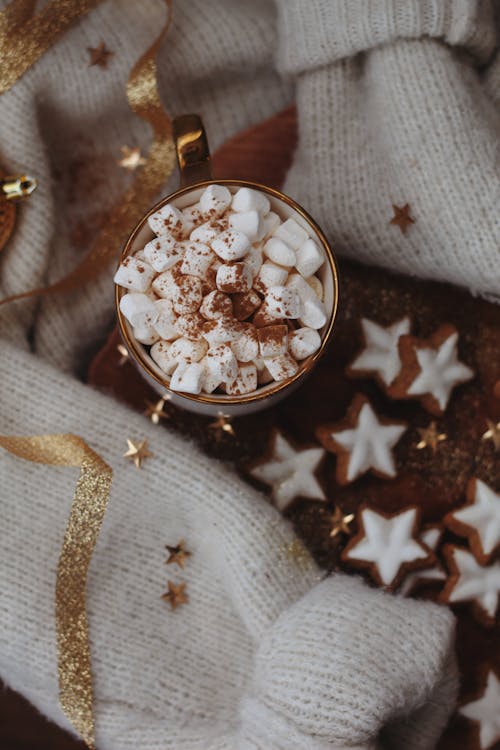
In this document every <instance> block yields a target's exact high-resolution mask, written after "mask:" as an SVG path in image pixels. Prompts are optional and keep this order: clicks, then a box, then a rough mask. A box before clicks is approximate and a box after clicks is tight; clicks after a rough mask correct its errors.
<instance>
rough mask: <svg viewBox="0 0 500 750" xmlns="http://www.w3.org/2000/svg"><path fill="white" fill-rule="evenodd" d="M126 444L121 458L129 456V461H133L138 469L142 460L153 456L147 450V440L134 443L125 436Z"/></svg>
mask: <svg viewBox="0 0 500 750" xmlns="http://www.w3.org/2000/svg"><path fill="white" fill-rule="evenodd" d="M127 445H128V449H127V451H126V453H124V454H123V458H129V459H130V460H131V461H133V463H134V466H135V467H136V469H140V468H141V467H142V462H143V461H144V459H145V458H152V456H153V453H151V452H150V451H149V450H148V441H147V440H141V441H140V442H139V443H134V441H133V440H130V438H127Z"/></svg>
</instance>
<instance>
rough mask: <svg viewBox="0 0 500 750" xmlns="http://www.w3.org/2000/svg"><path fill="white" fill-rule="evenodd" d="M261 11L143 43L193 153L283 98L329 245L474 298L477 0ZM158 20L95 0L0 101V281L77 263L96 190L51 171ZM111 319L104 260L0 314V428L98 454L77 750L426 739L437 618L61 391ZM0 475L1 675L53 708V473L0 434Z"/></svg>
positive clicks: (449, 666) (430, 737) (236, 490)
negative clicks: (98, 59)
mask: <svg viewBox="0 0 500 750" xmlns="http://www.w3.org/2000/svg"><path fill="white" fill-rule="evenodd" d="M277 5H278V14H277V17H276V15H275V13H276V8H275V5H274V3H273V2H271V1H270V0H252V2H234V0H233V1H231V0H212V2H211V3H206V2H204V1H203V0H182V2H178V3H177V4H176V6H175V15H174V23H173V26H172V28H171V31H170V33H169V37H168V39H167V41H166V43H165V44H164V47H163V50H162V53H161V55H160V78H161V80H160V83H161V90H162V95H163V98H164V101H165V103H166V105H167V108H168V109H169V111H170V112H171V113H172V114H178V113H181V112H185V111H199V112H200V113H201V114H202V115H203V117H204V120H205V123H206V126H207V129H208V132H209V135H210V140H211V144H212V148H216V147H217V146H218V145H219V144H220V143H221V142H222V141H223V140H224V139H226V138H227V137H228V136H229V135H231V134H233V133H235V132H236V131H238V130H240V129H242V128H244V127H246V126H248V125H251V124H252V123H255V122H258V121H260V120H262V119H264V118H266V117H268V116H270V115H272V114H273V113H274V112H276V111H278V110H279V109H281V108H282V107H284V106H285V105H287V104H288V103H290V102H291V101H292V100H293V99H294V96H295V94H296V98H297V104H298V111H299V128H300V144H299V149H298V152H297V155H296V158H295V161H294V165H293V167H292V170H291V172H290V174H289V177H288V182H287V186H286V189H287V190H288V191H289V192H290V193H291V194H292V195H293V196H294V197H296V198H297V199H298V200H299V201H300V202H302V203H304V205H306V206H307V207H309V208H310V209H311V211H312V212H313V214H314V215H315V216H316V218H317V219H318V220H319V221H320V222H321V223H323V225H324V227H325V228H326V230H327V231H328V232H329V233H331V235H332V237H334V238H335V240H336V245H337V248H338V250H339V252H341V253H344V254H346V255H349V256H351V257H356V258H359V259H360V260H364V261H367V262H370V263H377V264H384V265H388V266H389V267H391V268H393V269H395V270H400V271H407V272H412V273H417V274H419V275H420V276H424V277H428V278H430V277H432V278H441V279H449V280H452V281H455V282H457V283H460V284H465V285H469V286H470V287H471V288H472V289H473V290H476V291H479V292H481V293H483V294H494V293H496V292H498V287H499V281H500V275H499V270H498V268H499V267H498V262H497V259H496V255H497V253H498V239H499V237H498V211H497V206H498V197H499V194H498V191H499V183H498V175H497V173H496V172H495V156H496V153H497V151H496V149H497V148H498V145H497V143H498V142H497V138H496V135H497V132H498V111H497V110H496V109H495V97H498V92H499V86H498V82H499V80H500V61H499V58H498V52H495V50H496V46H495V45H496V44H497V40H496V36H495V28H494V25H493V21H492V8H491V3H489V2H487V0H433V1H431V0H428V1H427V0H425V1H424V2H420V0H399V1H398V0H380V2H368V0H350V1H349V2H348V1H347V0H328V1H327V0H311V1H310V2H308V3H302V2H300V0H281V2H278V3H277ZM163 14H164V6H163V3H161V2H159V0H144V1H143V2H141V3H131V2H129V0H109V2H105V3H103V4H102V5H101V6H99V7H98V8H97V9H96V10H94V11H92V12H91V13H90V14H89V16H88V17H86V18H85V19H84V20H82V21H81V22H80V23H78V24H76V25H75V26H74V27H73V28H72V29H71V30H70V31H69V32H68V33H67V34H66V35H65V36H64V37H63V38H62V39H61V40H60V41H59V42H58V43H57V44H56V45H55V46H54V47H53V48H52V50H51V51H49V52H48V53H47V54H46V55H45V56H44V57H43V58H42V60H40V61H39V63H37V64H36V65H35V66H34V67H33V68H32V69H31V70H30V71H29V73H28V74H27V75H26V76H24V78H22V79H21V80H20V81H19V82H18V83H17V84H16V85H15V86H14V88H13V89H12V90H11V91H10V92H8V93H7V94H5V95H3V96H2V97H1V99H0V144H1V150H2V154H3V158H4V159H5V160H8V165H9V168H10V169H12V170H27V171H30V172H32V173H34V174H36V176H37V177H38V178H39V181H40V187H39V189H38V191H37V193H36V196H35V197H34V198H33V199H32V200H31V201H30V203H29V205H27V206H25V207H23V211H22V216H21V219H20V222H19V224H18V227H17V229H16V232H15V235H14V236H13V238H12V240H11V242H10V244H9V248H8V249H7V250H6V251H4V253H3V254H2V258H1V277H0V284H1V291H2V295H3V294H9V293H15V292H19V291H23V290H25V289H29V288H31V287H34V286H37V285H39V284H40V283H43V282H46V281H54V280H56V279H58V278H60V277H61V276H62V275H63V274H64V273H66V272H67V271H68V270H69V268H71V267H72V266H73V265H74V264H75V263H76V262H77V260H78V258H79V251H78V250H77V248H76V247H74V246H73V245H72V242H71V239H70V219H71V220H73V221H74V220H75V219H78V218H79V217H80V218H81V217H86V216H89V215H91V214H92V212H95V211H97V210H98V209H99V202H100V200H101V198H102V193H101V194H99V191H98V190H89V192H88V195H87V196H86V197H85V200H84V201H83V202H82V203H78V204H77V205H74V203H72V201H71V195H70V194H69V191H68V190H64V189H61V188H60V186H59V187H57V185H56V184H55V183H53V182H52V181H51V173H52V172H57V173H59V174H61V173H62V174H63V175H64V174H66V173H67V171H68V168H69V165H70V164H71V163H73V162H74V161H75V160H78V159H79V158H81V159H82V160H85V159H88V158H89V156H92V155H93V158H95V159H96V160H99V159H100V158H102V156H103V155H105V156H106V157H107V158H108V159H109V158H111V159H112V158H114V157H116V158H117V157H118V156H119V146H120V145H122V144H128V145H133V144H134V143H137V144H139V145H142V146H146V145H147V142H148V138H149V134H148V133H147V132H146V129H145V127H144V126H143V125H142V124H141V123H140V122H138V121H137V119H136V118H134V116H133V115H132V114H131V113H130V112H129V110H128V108H127V105H126V101H125V97H124V85H125V81H126V78H127V75H128V72H129V70H130V68H131V66H132V64H133V62H134V61H135V59H136V58H137V57H138V55H139V54H140V52H141V51H143V50H144V49H145V48H146V47H147V45H148V44H149V43H150V41H151V39H152V38H153V36H154V35H155V33H157V29H158V27H159V24H160V23H161V21H162V19H163ZM101 39H103V40H104V41H105V42H106V44H107V46H108V47H109V48H110V49H112V50H113V51H114V52H115V56H114V58H113V59H112V61H111V63H110V65H109V68H108V69H107V70H105V71H103V70H101V69H99V68H97V67H93V68H88V67H87V54H86V47H88V46H97V44H98V43H99V41H100V40H101ZM495 54H496V57H495ZM89 143H91V146H90V145H89ZM172 184H173V183H172ZM122 189H123V186H122V184H118V181H113V180H108V182H107V183H106V190H107V191H109V193H110V195H111V196H114V195H118V194H119V193H120V191H121V190H122ZM168 189H169V186H166V190H168ZM392 202H394V203H398V204H401V203H406V202H409V203H410V204H411V205H412V211H413V215H414V216H415V218H416V220H417V223H416V224H415V225H413V226H412V228H411V232H409V233H408V235H407V236H405V237H403V236H402V235H401V234H400V233H399V230H398V229H397V227H393V226H389V225H388V220H389V219H390V216H391V203H392ZM112 317H113V302H112V283H111V274H110V275H109V277H106V276H103V277H102V278H100V279H99V280H98V281H96V282H95V283H94V284H93V285H92V286H91V287H88V288H84V289H82V290H81V291H79V292H78V293H76V294H73V295H72V296H71V299H68V298H63V297H61V296H54V297H51V298H47V299H43V300H41V301H32V300H27V301H24V302H22V303H19V304H16V305H12V306H10V307H7V308H2V309H1V310H0V335H1V336H2V362H1V378H0V395H1V398H2V410H1V415H0V432H2V433H9V434H34V433H37V434H41V433H47V432H65V431H71V432H75V433H77V434H80V435H81V436H82V437H83V438H84V439H85V440H86V441H87V442H89V444H90V445H91V446H92V447H93V448H94V449H95V450H96V451H97V452H99V453H100V454H101V455H102V456H103V458H104V459H105V460H106V461H108V462H109V463H110V464H111V465H112V466H113V469H114V472H115V478H114V482H113V489H112V496H111V501H110V507H109V512H108V515H107V517H106V520H105V525H104V529H103V532H102V535H101V538H100V540H99V543H98V547H97V550H96V554H95V558H94V561H93V564H92V568H91V574H90V582H89V614H90V632H91V641H92V654H93V664H94V671H95V690H96V699H97V700H96V717H97V739H98V746H99V748H100V749H101V750H108V749H109V750H114V748H117V749H118V748H120V750H123V748H136V747H142V748H145V750H160V748H162V750H165V748H176V750H177V749H178V748H183V750H223V749H227V750H229V748H231V749H233V748H238V750H250V748H252V750H257V749H258V750H296V749H297V750H299V748H300V749H302V748H310V749H311V750H323V748H347V747H349V748H351V749H352V748H373V747H375V743H376V742H377V741H379V742H380V743H381V744H382V746H383V747H387V748H403V747H404V748H408V749H409V750H413V749H414V750H426V749H427V748H431V747H433V746H434V744H435V742H436V740H437V737H438V736H439V733H440V731H441V729H442V727H443V725H444V723H445V721H446V717H447V715H448V713H449V711H450V709H451V707H452V705H453V700H454V695H455V689H456V674H455V668H454V662H453V657H452V638H453V621H452V617H451V615H450V614H449V612H447V611H446V610H445V609H442V608H438V607H435V606H432V605H427V604H423V603H416V602H411V601H407V600H400V599H398V598H396V597H391V596H387V595H384V594H382V593H380V592H378V591H373V590H371V589H369V588H367V587H366V586H364V585H363V584H361V583H360V582H359V581H358V580H356V579H351V578H347V577H345V576H341V575H336V576H334V577H332V578H331V579H328V580H327V581H324V582H319V572H318V571H317V569H316V568H315V566H314V564H313V563H312V562H311V561H309V563H308V564H303V565H302V566H299V565H298V563H297V562H296V561H294V560H289V559H287V558H286V557H284V553H283V549H284V545H286V543H287V541H289V540H290V539H291V532H290V530H289V529H288V528H287V526H286V525H285V524H284V523H283V521H282V519H281V518H280V517H279V516H278V515H277V514H276V513H275V512H274V511H273V510H272V509H271V508H269V507H268V506H267V505H266V504H265V503H264V502H263V501H262V499H261V498H259V497H258V496H257V495H256V494H255V493H253V492H252V491H250V490H249V489H248V488H246V487H244V486H243V485H242V484H241V483H240V482H239V480H238V479H237V478H236V477H235V476H233V475H232V474H230V473H229V472H227V471H226V469H224V468H223V467H221V466H219V465H217V464H215V463H214V462H211V461H208V460H207V459H206V458H204V457H203V456H201V455H200V454H199V453H198V452H197V451H196V450H195V448H194V447H193V446H192V445H189V444H187V443H185V442H183V441H181V440H180V439H178V438H177V437H175V436H174V435H170V434H167V433H165V432H163V431H161V432H158V431H156V430H155V429H154V427H153V426H151V425H150V424H148V423H147V422H146V421H145V420H144V418H142V417H140V416H138V415H135V414H133V413H131V412H130V411H128V410H127V409H125V408H124V407H122V406H119V405H117V404H116V403H114V402H113V401H112V400H111V399H110V398H107V397H104V396H102V395H99V394H97V393H95V392H94V391H92V390H91V389H89V388H87V387H85V386H83V385H81V384H80V383H79V382H78V375H79V374H80V373H81V372H83V368H84V365H85V362H86V361H87V359H88V353H89V351H91V350H92V348H93V347H95V346H96V344H97V343H98V342H99V341H100V340H101V338H102V337H103V335H104V333H105V331H106V329H107V327H108V325H110V324H111V321H112ZM30 350H31V351H30ZM129 436H131V437H147V438H149V440H150V444H151V448H152V450H153V451H154V453H155V458H154V460H151V461H150V462H149V465H147V466H146V468H145V469H144V471H143V472H137V471H135V469H133V467H132V466H128V465H125V464H124V462H123V460H122V459H121V454H122V452H123V448H124V445H123V443H124V439H125V438H126V437H129ZM0 472H1V477H2V490H1V502H2V519H3V520H2V525H1V527H0V544H1V547H0V549H1V555H2V565H1V566H0V674H1V676H2V678H3V679H4V680H5V681H6V682H7V683H8V684H10V685H11V686H12V687H13V688H15V689H17V690H19V691H21V692H23V693H24V694H25V695H26V696H27V697H28V698H29V699H30V700H31V701H32V702H33V703H34V704H35V705H36V706H37V707H38V708H40V710H42V711H43V712H44V713H46V714H47V715H48V716H50V717H51V718H52V719H54V720H55V721H57V722H59V723H60V724H62V725H63V726H67V721H66V719H65V717H64V716H63V715H62V713H61V711H60V709H59V707H58V702H57V683H56V675H57V668H56V647H55V631H54V614H53V591H54V580H55V566H56V562H57V557H58V553H59V550H60V547H61V542H62V537H63V533H64V526H65V522H66V518H67V515H68V511H69V505H70V502H71V494H72V487H73V484H74V480H75V478H76V477H75V475H74V471H72V470H71V469H56V468H48V467H44V466H38V465H32V464H28V463H24V462H22V461H20V460H19V459H15V458H13V457H12V456H10V455H7V454H5V453H4V452H2V453H1V454H0ZM179 537H185V538H186V540H187V541H188V543H189V546H190V548H191V549H192V551H193V553H194V554H193V557H192V558H191V559H190V564H189V568H188V569H187V570H186V573H185V580H186V581H187V582H188V586H189V592H190V603H189V605H186V607H184V608H183V609H181V610H179V611H177V612H175V613H170V611H169V609H168V608H167V607H166V606H165V605H164V603H163V602H162V601H161V600H160V598H159V595H160V594H161V593H162V590H163V586H164V582H165V567H164V565H163V548H164V544H165V543H167V542H169V543H170V542H175V541H177V539H178V538H179Z"/></svg>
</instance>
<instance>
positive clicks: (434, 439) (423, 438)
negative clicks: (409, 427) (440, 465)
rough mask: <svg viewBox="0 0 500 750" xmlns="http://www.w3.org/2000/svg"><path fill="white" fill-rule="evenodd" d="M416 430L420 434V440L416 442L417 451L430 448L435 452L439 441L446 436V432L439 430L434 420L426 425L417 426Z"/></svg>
mask: <svg viewBox="0 0 500 750" xmlns="http://www.w3.org/2000/svg"><path fill="white" fill-rule="evenodd" d="M417 432H418V434H419V435H420V441H419V442H418V443H417V450H419V451H421V450H423V449H424V448H430V449H431V450H432V452H433V453H435V452H436V451H437V448H438V445H439V443H442V442H443V441H444V440H446V438H447V437H448V435H446V433H444V432H439V430H438V428H437V424H436V422H434V421H432V422H431V423H430V425H429V426H428V427H417Z"/></svg>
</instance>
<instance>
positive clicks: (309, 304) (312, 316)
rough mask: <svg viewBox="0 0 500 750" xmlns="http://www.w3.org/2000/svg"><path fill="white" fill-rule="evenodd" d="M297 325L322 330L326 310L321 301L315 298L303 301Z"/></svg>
mask: <svg viewBox="0 0 500 750" xmlns="http://www.w3.org/2000/svg"><path fill="white" fill-rule="evenodd" d="M299 323H300V324H301V325H303V326H306V327H308V328H323V326H324V325H325V323H326V310H325V306H324V304H323V303H322V302H321V300H319V299H318V298H317V297H316V298H315V299H306V300H305V301H304V311H303V313H302V315H301V316H300V318H299Z"/></svg>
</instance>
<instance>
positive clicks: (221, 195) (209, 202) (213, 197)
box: [200, 185, 231, 217]
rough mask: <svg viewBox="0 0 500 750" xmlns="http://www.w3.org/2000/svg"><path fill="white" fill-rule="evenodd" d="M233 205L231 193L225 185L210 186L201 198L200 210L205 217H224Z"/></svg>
mask: <svg viewBox="0 0 500 750" xmlns="http://www.w3.org/2000/svg"><path fill="white" fill-rule="evenodd" d="M230 203H231V193H230V192H229V190H228V189H227V187H224V185H209V186H208V187H207V188H205V190H204V191H203V193H202V194H201V198H200V208H201V210H202V211H203V213H204V214H205V215H209V216H211V217H215V216H222V214H223V213H224V211H225V210H226V208H227V207H228V206H229V204H230Z"/></svg>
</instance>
